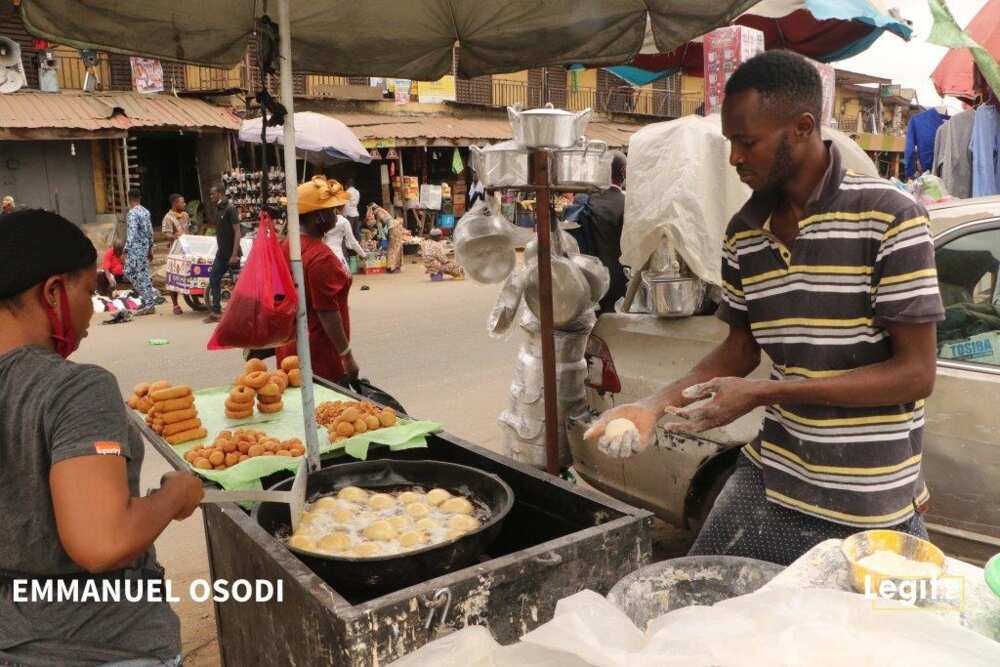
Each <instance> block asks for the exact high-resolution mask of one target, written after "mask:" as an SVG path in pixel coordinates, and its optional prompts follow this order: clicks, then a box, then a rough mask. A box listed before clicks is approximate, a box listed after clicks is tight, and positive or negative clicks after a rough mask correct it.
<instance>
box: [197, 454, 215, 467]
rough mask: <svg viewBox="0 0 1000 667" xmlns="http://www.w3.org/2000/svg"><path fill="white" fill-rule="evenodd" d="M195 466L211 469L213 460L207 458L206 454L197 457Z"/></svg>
mask: <svg viewBox="0 0 1000 667" xmlns="http://www.w3.org/2000/svg"><path fill="white" fill-rule="evenodd" d="M194 467H195V468H200V469H201V470H211V469H212V462H211V461H209V460H208V459H206V458H205V457H204V456H202V457H199V458H197V459H195V461H194Z"/></svg>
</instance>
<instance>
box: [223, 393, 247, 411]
mask: <svg viewBox="0 0 1000 667" xmlns="http://www.w3.org/2000/svg"><path fill="white" fill-rule="evenodd" d="M226 410H229V411H231V412H246V411H247V410H253V399H252V398H251V399H250V400H249V401H247V402H246V403H244V402H242V401H237V400H236V399H234V398H233V397H231V396H230V397H229V398H227V399H226Z"/></svg>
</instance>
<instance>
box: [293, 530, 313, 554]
mask: <svg viewBox="0 0 1000 667" xmlns="http://www.w3.org/2000/svg"><path fill="white" fill-rule="evenodd" d="M288 546H290V547H294V548H295V549H301V550H302V551H316V542H314V541H313V539H312V538H311V537H309V536H307V535H301V534H299V533H295V534H294V535H292V536H291V537H290V538H288Z"/></svg>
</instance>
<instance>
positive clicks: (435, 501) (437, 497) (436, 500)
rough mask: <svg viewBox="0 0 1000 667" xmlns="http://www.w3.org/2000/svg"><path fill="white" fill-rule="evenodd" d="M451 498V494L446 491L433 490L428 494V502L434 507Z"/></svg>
mask: <svg viewBox="0 0 1000 667" xmlns="http://www.w3.org/2000/svg"><path fill="white" fill-rule="evenodd" d="M449 498H451V494H450V493H448V492H447V491H445V490H444V489H431V490H430V491H429V492H428V493H427V502H429V503H430V504H431V505H434V506H435V507H437V506H438V505H440V504H441V503H443V502H444V501H446V500H448V499H449Z"/></svg>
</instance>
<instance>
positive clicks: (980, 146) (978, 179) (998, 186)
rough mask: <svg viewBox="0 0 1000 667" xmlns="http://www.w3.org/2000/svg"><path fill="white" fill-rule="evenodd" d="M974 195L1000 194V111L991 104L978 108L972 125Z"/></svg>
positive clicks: (970, 146)
mask: <svg viewBox="0 0 1000 667" xmlns="http://www.w3.org/2000/svg"><path fill="white" fill-rule="evenodd" d="M969 150H970V151H972V196H973V197H989V196H991V195H997V194H1000V113H998V112H997V108H996V107H995V106H993V105H990V104H983V105H981V106H980V107H979V108H978V109H976V118H975V122H974V123H973V127H972V140H971V141H970V143H969Z"/></svg>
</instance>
